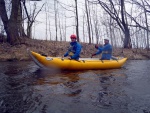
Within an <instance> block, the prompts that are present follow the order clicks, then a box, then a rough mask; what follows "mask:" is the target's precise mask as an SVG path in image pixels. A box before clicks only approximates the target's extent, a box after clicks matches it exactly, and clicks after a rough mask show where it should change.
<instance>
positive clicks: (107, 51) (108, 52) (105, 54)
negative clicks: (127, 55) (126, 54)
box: [95, 44, 112, 60]
mask: <svg viewBox="0 0 150 113" xmlns="http://www.w3.org/2000/svg"><path fill="white" fill-rule="evenodd" d="M100 53H102V58H101V60H110V59H111V57H112V46H111V45H110V44H105V45H104V46H103V47H99V48H98V51H97V52H96V53H95V54H96V55H98V54H100Z"/></svg>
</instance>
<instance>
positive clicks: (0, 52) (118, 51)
mask: <svg viewBox="0 0 150 113" xmlns="http://www.w3.org/2000/svg"><path fill="white" fill-rule="evenodd" d="M81 44H82V46H83V49H82V53H81V57H83V58H85V57H90V56H91V54H92V53H94V52H96V49H95V48H94V44H90V45H89V44H87V43H81ZM68 46H69V42H56V41H43V40H33V39H28V40H25V41H24V42H22V43H21V44H19V45H15V46H11V45H9V44H8V43H0V61H16V60H17V61H28V60H31V58H30V57H29V55H28V53H27V48H28V49H30V50H32V51H35V52H38V53H41V54H45V55H49V56H54V57H56V56H63V54H64V53H65V52H66V50H67V47H68ZM113 56H122V57H127V58H128V59H132V60H145V59H150V51H147V50H143V49H122V48H113ZM96 57H100V56H99V55H97V56H96Z"/></svg>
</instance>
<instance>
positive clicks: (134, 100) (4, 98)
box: [0, 62, 150, 113]
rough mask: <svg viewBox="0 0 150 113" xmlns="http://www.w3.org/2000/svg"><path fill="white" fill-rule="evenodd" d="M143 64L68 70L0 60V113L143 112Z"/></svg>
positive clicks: (146, 105)
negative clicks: (41, 67)
mask: <svg viewBox="0 0 150 113" xmlns="http://www.w3.org/2000/svg"><path fill="white" fill-rule="evenodd" d="M142 63H147V62H142ZM149 64H150V63H149ZM135 65H136V68H135ZM143 65H144V64H143ZM145 67H146V66H144V68H142V71H141V67H138V66H137V62H129V63H128V64H127V65H126V67H125V68H122V69H114V70H88V71H74V72H69V71H60V70H45V69H40V68H39V67H37V66H36V65H35V64H34V63H32V62H20V63H19V62H17V63H15V64H12V63H5V64H3V63H2V64H1V65H0V74H1V77H0V89H1V90H0V113H99V112H102V113H110V112H111V113H142V112H143V113H144V112H145V113H146V112H149V111H150V109H149V108H150V103H149V102H150V100H149V97H150V95H149V94H150V92H149V91H150V90H148V89H149V87H148V86H149V85H150V84H149V80H150V77H149V76H147V75H148V74H147V73H148V71H149V70H145V71H144V72H143V70H144V69H147V68H145ZM148 67H149V66H148ZM139 83H141V84H139ZM144 88H145V89H144Z"/></svg>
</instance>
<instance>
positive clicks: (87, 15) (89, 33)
mask: <svg viewBox="0 0 150 113" xmlns="http://www.w3.org/2000/svg"><path fill="white" fill-rule="evenodd" d="M85 10H86V17H87V23H88V26H87V28H88V35H89V44H91V29H90V20H89V12H88V5H87V0H85Z"/></svg>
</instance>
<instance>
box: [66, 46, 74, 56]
mask: <svg viewBox="0 0 150 113" xmlns="http://www.w3.org/2000/svg"><path fill="white" fill-rule="evenodd" d="M74 46H75V45H73V46H70V47H69V48H68V54H69V56H73V55H74V54H75V50H73V48H74Z"/></svg>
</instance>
